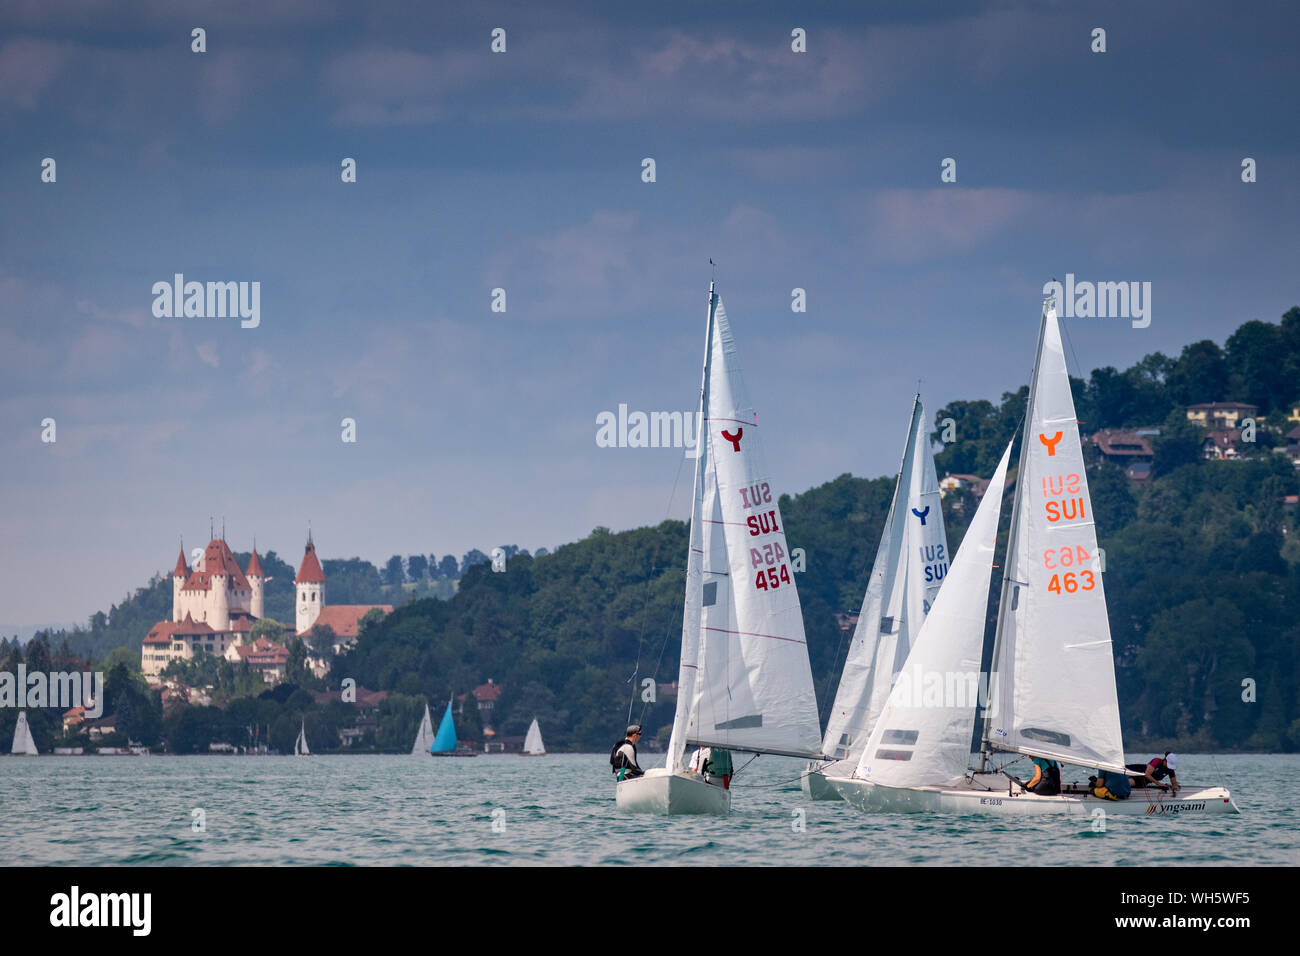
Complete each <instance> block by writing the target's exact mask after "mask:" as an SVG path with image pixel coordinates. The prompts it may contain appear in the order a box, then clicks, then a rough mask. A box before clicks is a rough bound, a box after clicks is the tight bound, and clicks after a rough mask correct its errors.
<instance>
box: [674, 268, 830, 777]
mask: <svg viewBox="0 0 1300 956" xmlns="http://www.w3.org/2000/svg"><path fill="white" fill-rule="evenodd" d="M700 410H701V415H700V424H699V432H700V434H699V440H698V443H697V445H696V451H697V454H698V458H697V459H696V471H695V495H694V500H693V502H692V512H691V533H690V552H689V556H688V559H687V573H686V602H685V608H684V611H683V618H682V660H681V669H680V674H679V681H678V697H677V713H676V716H675V718H674V722H673V735H672V739H671V741H670V743H669V752H668V767H669V768H670V769H672V770H680V769H681V768H682V756H683V754H684V752H685V748H686V746H687V745H688V744H699V745H701V746H713V747H723V748H726V749H729V750H747V751H753V752H757V753H780V754H788V755H791V756H819V755H820V748H819V743H820V738H821V733H820V725H819V720H818V717H817V703H816V697H815V694H814V691H813V682H812V668H811V666H810V665H809V661H808V647H807V641H806V639H805V637H804V630H803V613H802V611H801V609H800V605H799V595H798V593H797V592H796V590H795V584H794V577H793V573H792V571H791V569H790V563H789V549H788V547H787V545H786V540H785V530H784V528H785V523H784V519H783V518H782V516H781V509H780V506H779V504H778V503H777V498H778V496H779V493H778V492H777V491H776V490H774V488H773V486H772V482H771V480H770V477H769V475H768V472H767V468H766V465H765V463H764V460H763V456H762V449H761V446H760V443H759V440H758V438H759V435H758V423H757V416H756V415H755V414H754V410H753V408H752V407H751V406H750V404H749V399H748V395H747V393H746V391H745V387H744V381H743V379H742V377H741V370H740V363H739V361H738V359H737V355H736V345H735V340H734V339H733V337H732V333H731V326H730V324H729V323H728V321H727V314H726V311H725V310H724V309H723V307H722V302H721V301H720V300H719V299H718V297H717V295H716V294H715V293H714V291H713V289H712V287H710V289H709V322H708V332H707V340H706V357H705V365H704V376H703V384H702V387H701V400H700Z"/></svg>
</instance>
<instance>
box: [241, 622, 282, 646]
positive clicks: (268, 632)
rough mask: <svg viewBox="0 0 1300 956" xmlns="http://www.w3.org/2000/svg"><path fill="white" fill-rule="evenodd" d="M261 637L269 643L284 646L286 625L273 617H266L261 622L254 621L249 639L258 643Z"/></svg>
mask: <svg viewBox="0 0 1300 956" xmlns="http://www.w3.org/2000/svg"><path fill="white" fill-rule="evenodd" d="M259 637H265V638H266V639H267V640H269V641H275V643H277V644H283V643H284V625H283V624H281V623H280V622H279V621H277V620H276V619H275V618H273V617H264V618H262V619H261V620H258V621H254V622H253V626H252V628H251V629H250V630H249V632H248V639H249V640H250V641H256V640H257V639H258V638H259Z"/></svg>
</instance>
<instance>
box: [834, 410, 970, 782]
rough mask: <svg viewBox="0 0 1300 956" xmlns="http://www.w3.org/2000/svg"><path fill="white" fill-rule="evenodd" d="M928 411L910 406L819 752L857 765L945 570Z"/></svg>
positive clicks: (945, 545)
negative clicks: (887, 502)
mask: <svg viewBox="0 0 1300 956" xmlns="http://www.w3.org/2000/svg"><path fill="white" fill-rule="evenodd" d="M929 446H930V443H929V441H928V439H927V436H926V424H925V406H924V405H923V404H922V402H921V397H920V396H919V395H918V396H917V397H916V400H915V401H914V402H913V404H912V415H911V419H910V422H909V425H908V431H907V440H906V442H905V443H904V447H903V460H902V465H901V466H900V468H899V474H898V480H897V481H896V482H895V484H894V497H893V499H892V500H891V502H890V505H889V514H888V516H887V517H886V518H885V527H884V530H883V532H882V533H881V537H880V545H879V547H878V548H877V550H876V559H875V562H874V563H873V565H872V568H871V577H870V579H869V581H868V583H867V591H866V594H865V596H864V597H863V600H862V609H861V611H860V612H859V613H858V623H857V626H856V628H855V629H854V632H853V640H852V643H851V644H850V645H849V651H848V654H847V655H846V656H845V660H844V670H843V672H842V674H841V676H840V683H839V687H838V689H837V690H836V694H835V702H834V704H832V705H831V710H830V714H829V716H828V719H827V723H826V735H825V737H824V739H823V740H822V751H823V752H824V753H826V754H827V755H829V756H832V757H835V758H836V759H838V760H852V761H855V762H856V760H857V758H858V757H859V756H860V755H861V753H862V750H863V748H864V747H865V746H866V742H867V735H868V733H869V732H870V730H871V727H872V726H873V725H874V724H875V721H876V719H877V718H878V717H879V715H880V712H881V711H882V710H883V709H884V706H885V701H886V700H887V699H888V697H889V691H890V688H891V687H892V686H893V682H894V677H895V676H896V675H897V674H898V672H899V670H900V669H901V668H902V666H903V662H904V661H906V660H907V655H908V653H909V651H910V650H911V645H912V642H913V641H914V640H915V638H916V635H917V634H918V633H920V630H921V624H922V623H923V622H924V620H925V615H926V614H927V613H928V611H929V609H930V607H931V605H932V604H933V603H934V599H935V597H936V595H937V594H938V592H939V587H940V585H941V584H942V583H943V578H944V575H945V574H946V573H947V570H948V562H949V555H948V539H947V536H946V534H945V532H944V525H943V509H942V507H941V505H940V501H939V481H938V478H937V477H936V475H935V470H934V455H933V453H932V452H931V451H930V447H929Z"/></svg>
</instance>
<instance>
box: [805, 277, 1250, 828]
mask: <svg viewBox="0 0 1300 956" xmlns="http://www.w3.org/2000/svg"><path fill="white" fill-rule="evenodd" d="M1013 441H1014V440H1013ZM1010 457H1011V445H1008V446H1007V450H1006V452H1005V453H1004V454H1003V456H1002V460H1001V461H1000V462H999V463H998V467H997V471H996V472H995V473H994V475H993V479H992V481H991V482H990V483H989V488H988V491H987V492H986V493H985V495H984V499H983V500H982V501H981V502H980V506H979V509H978V510H977V511H976V513H975V517H974V519H972V521H971V526H970V528H969V529H968V530H967V532H966V536H965V538H964V539H963V540H962V544H961V548H960V550H959V551H958V553H957V556H956V558H955V559H954V561H953V565H952V568H951V570H950V573H949V575H948V580H947V581H946V582H945V584H944V586H943V589H942V590H941V591H940V593H939V596H938V598H937V599H936V600H935V604H934V607H933V608H932V609H931V611H930V614H929V616H928V617H927V618H926V621H925V624H924V625H923V626H922V628H921V633H920V635H919V637H918V638H917V640H916V643H915V644H914V646H913V648H912V651H911V653H910V654H909V655H908V659H907V663H906V664H905V665H904V669H903V672H902V673H901V674H900V675H899V680H898V681H897V683H896V684H895V685H894V689H893V691H892V692H891V693H890V696H889V700H888V702H887V703H886V706H885V709H884V712H883V713H882V714H881V716H880V719H879V720H877V722H876V724H875V726H874V727H873V728H872V731H871V736H870V739H869V740H868V741H867V745H866V748H865V749H864V750H863V752H862V756H861V757H860V759H859V761H858V765H857V768H856V770H855V771H854V772H853V774H852V775H851V776H842V777H841V776H832V777H829V778H828V779H829V781H830V783H831V784H832V785H833V786H834V787H835V788H836V789H837V790H839V792H840V794H841V795H842V796H843V797H844V798H845V799H846V800H847V801H848V802H849V803H850V804H852V805H853V806H854V807H856V808H857V809H859V810H863V811H866V812H880V811H884V812H891V811H892V812H897V811H911V812H947V813H988V814H995V815H1007V816H1018V815H1024V814H1050V813H1057V814H1060V813H1075V814H1079V815H1090V814H1091V813H1092V812H1093V811H1095V810H1097V809H1101V810H1103V811H1104V812H1105V813H1106V814H1107V815H1110V814H1123V815H1144V816H1184V815H1199V814H1202V813H1217V812H1237V807H1236V804H1234V803H1233V802H1232V797H1231V794H1229V792H1228V791H1227V789H1225V788H1223V787H1192V786H1188V787H1185V788H1184V789H1182V790H1180V791H1178V792H1177V793H1172V792H1168V791H1163V790H1157V789H1152V788H1134V790H1133V792H1132V795H1131V796H1130V797H1129V798H1128V799H1126V800H1117V801H1112V800H1105V799H1101V798H1098V797H1095V796H1092V795H1091V794H1090V793H1089V792H1088V789H1087V787H1086V786H1084V785H1080V784H1077V783H1071V784H1065V785H1063V786H1062V792H1061V793H1060V794H1059V795H1054V796H1041V795H1039V794H1036V793H1032V792H1030V791H1027V790H1025V789H1024V788H1023V787H1021V786H1020V785H1019V783H1018V782H1016V781H1015V780H1013V779H1012V778H1011V777H1009V776H1006V775H1004V774H1002V773H1001V770H1002V768H1001V767H999V768H990V767H989V766H988V764H989V760H990V758H992V757H993V756H994V755H995V754H998V753H1001V754H1006V755H1008V756H1012V757H1014V758H1015V759H1019V758H1021V757H1041V758H1045V759H1049V760H1055V761H1058V762H1060V763H1062V764H1069V765H1072V766H1078V767H1086V768H1094V767H1095V768H1097V769H1099V770H1107V771H1113V772H1116V773H1125V774H1126V773H1129V771H1128V770H1127V768H1126V767H1125V766H1124V746H1123V741H1122V739H1121V735H1120V721H1119V699H1118V694H1117V692H1116V687H1115V665H1114V659H1113V655H1112V651H1111V637H1110V623H1109V619H1108V616H1107V613H1106V599H1105V593H1104V590H1103V584H1102V573H1101V564H1100V560H1099V557H1098V550H1097V536H1096V531H1095V528H1094V526H1093V519H1092V501H1091V498H1090V497H1089V494H1088V481H1087V474H1086V472H1085V470H1084V462H1083V450H1082V447H1081V445H1080V443H1079V428H1078V422H1077V420H1076V418H1075V411H1074V399H1073V396H1072V395H1071V392H1070V380H1069V375H1068V372H1067V371H1066V364H1065V352H1064V350H1063V348H1062V345H1061V330H1060V325H1059V322H1058V319H1057V315H1056V308H1055V303H1054V301H1053V300H1052V299H1048V300H1046V301H1045V302H1044V306H1043V318H1042V324H1041V326H1040V330H1039V338H1038V351H1037V357H1036V359H1035V362H1034V372H1033V376H1032V378H1031V381H1030V386H1029V403H1028V406H1027V408H1026V411H1025V424H1024V431H1023V434H1022V438H1021V449H1020V462H1019V474H1018V476H1017V480H1016V491H1015V499H1014V504H1013V507H1012V518H1011V531H1010V537H1009V539H1008V544H1007V556H1006V559H1005V561H1004V565H1005V570H1004V573H1003V578H1002V587H1001V599H1000V604H999V608H998V619H997V627H996V630H995V636H994V645H993V657H992V660H993V671H994V674H993V680H992V681H991V682H990V683H991V699H990V698H985V701H983V703H986V704H987V706H986V707H985V713H984V725H983V731H982V735H981V736H982V742H981V753H980V755H979V765H978V766H977V767H971V766H970V758H971V754H970V753H969V751H970V749H971V739H972V736H973V733H974V729H975V720H976V712H977V703H979V701H978V698H979V697H980V696H981V695H980V693H979V690H980V689H979V687H978V683H979V678H980V677H981V676H982V675H980V674H979V667H980V656H981V651H982V648H983V632H984V619H985V614H986V611H985V608H986V606H987V597H988V584H989V575H990V573H991V569H992V564H993V550H994V544H995V541H996V536H997V522H998V514H999V512H1000V510H1001V506H1002V495H1003V489H1004V486H1005V482H1006V473H1007V465H1008V462H1009V460H1010Z"/></svg>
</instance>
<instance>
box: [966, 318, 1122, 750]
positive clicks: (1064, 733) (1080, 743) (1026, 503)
mask: <svg viewBox="0 0 1300 956" xmlns="http://www.w3.org/2000/svg"><path fill="white" fill-rule="evenodd" d="M1008 547H1009V550H1010V554H1009V555H1008V560H1007V565H1008V567H1007V572H1006V579H1005V583H1004V587H1003V593H1002V604H1001V608H1000V611H999V615H998V633H997V638H996V644H995V648H996V651H995V658H994V665H995V670H996V672H997V679H996V682H995V686H996V688H997V693H996V694H995V695H994V704H993V707H992V708H991V711H992V713H991V719H990V720H989V723H988V728H987V742H988V743H989V744H990V745H991V746H992V747H993V748H995V749H999V750H1011V751H1016V752H1019V753H1024V754H1031V755H1037V756H1043V757H1049V758H1051V759H1053V760H1059V761H1062V762H1066V763H1072V764H1077V765H1081V766H1085V767H1100V768H1103V769H1107V770H1117V771H1123V770H1124V746H1123V742H1122V740H1121V737H1120V725H1119V703H1118V697H1117V695H1116V690H1115V665H1114V658H1113V656H1112V652H1111V637H1110V622H1109V620H1108V618H1107V614H1106V598H1105V593H1104V588H1103V584H1102V574H1101V562H1100V559H1099V556H1098V552H1097V536H1096V531H1095V529H1094V527H1093V513H1092V501H1091V499H1090V498H1089V495H1088V478H1087V474H1086V473H1085V471H1084V465H1083V449H1082V448H1081V446H1080V443H1079V427H1078V422H1077V420H1076V419H1075V411H1074V399H1073V396H1072V395H1071V393H1070V380H1069V375H1068V373H1067V371H1066V364H1065V352H1064V350H1063V349H1062V347H1061V330H1060V326H1059V324H1058V322H1057V317H1056V309H1055V306H1054V305H1053V306H1051V307H1049V308H1047V309H1046V310H1045V312H1044V316H1043V325H1042V332H1041V334H1040V337H1039V353H1038V360H1037V363H1036V365H1035V375H1034V381H1033V385H1032V387H1031V391H1030V397H1029V408H1028V410H1027V412H1026V418H1025V432H1024V437H1023V440H1022V442H1021V450H1020V470H1019V475H1018V478H1017V488H1016V508H1015V513H1014V515H1013V519H1012V530H1011V537H1010V539H1009V545H1008Z"/></svg>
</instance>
